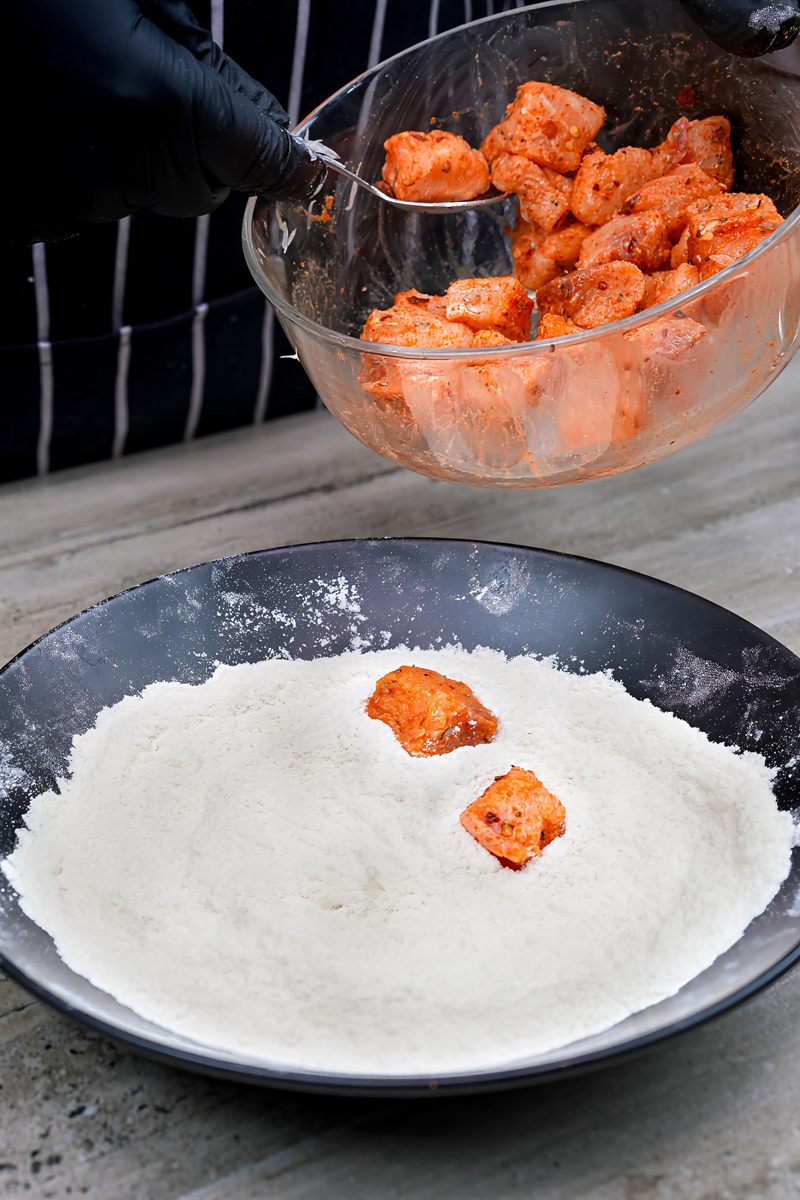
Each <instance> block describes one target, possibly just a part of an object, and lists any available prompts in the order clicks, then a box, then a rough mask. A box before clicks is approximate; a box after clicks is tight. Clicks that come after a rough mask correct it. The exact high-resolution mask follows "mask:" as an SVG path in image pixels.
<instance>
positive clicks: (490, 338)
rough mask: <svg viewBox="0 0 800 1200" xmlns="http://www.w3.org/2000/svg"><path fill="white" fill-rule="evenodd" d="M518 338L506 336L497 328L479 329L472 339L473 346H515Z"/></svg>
mask: <svg viewBox="0 0 800 1200" xmlns="http://www.w3.org/2000/svg"><path fill="white" fill-rule="evenodd" d="M515 342H516V338H509V337H506V336H505V334H503V333H498V332H497V330H496V329H479V330H478V332H477V333H476V334H475V336H474V337H473V339H472V344H473V346H476V347H480V346H513V345H514V343H515Z"/></svg>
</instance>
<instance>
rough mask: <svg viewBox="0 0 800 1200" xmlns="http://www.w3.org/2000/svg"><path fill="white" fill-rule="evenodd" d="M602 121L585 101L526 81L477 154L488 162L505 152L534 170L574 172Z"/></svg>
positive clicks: (598, 111) (600, 112)
mask: <svg viewBox="0 0 800 1200" xmlns="http://www.w3.org/2000/svg"><path fill="white" fill-rule="evenodd" d="M605 119H606V114H605V110H604V109H603V108H601V107H600V105H599V104H593V103H592V101H591V100H587V99H586V97H585V96H579V95H577V93H576V92H570V91H568V90H567V89H566V88H561V87H556V86H555V85H554V84H552V83H538V82H536V81H531V82H530V83H523V84H522V86H521V87H519V88H517V95H516V97H515V99H514V101H513V102H512V103H511V104H509V106H508V108H507V109H506V118H505V120H504V121H501V123H500V124H499V125H496V126H495V127H494V129H493V130H491V132H490V133H489V136H488V137H487V138H486V140H485V141H484V143H483V146H482V147H481V149H482V150H483V153H484V154H485V155H486V158H487V159H488V160H489V161H490V162H491V161H493V160H494V159H495V158H497V157H498V155H500V154H502V153H503V151H505V152H506V153H508V154H522V155H524V156H525V157H526V158H530V159H532V160H533V161H534V162H536V163H538V164H539V166H540V167H551V168H552V170H554V171H560V172H562V173H563V172H566V171H574V170H575V169H576V168H577V166H578V164H579V163H580V161H581V155H582V154H583V152H584V150H585V149H586V147H587V145H588V144H589V142H591V140H592V138H593V137H594V136H595V134H596V133H597V131H598V129H599V128H600V126H601V125H602V124H603V122H604V121H605Z"/></svg>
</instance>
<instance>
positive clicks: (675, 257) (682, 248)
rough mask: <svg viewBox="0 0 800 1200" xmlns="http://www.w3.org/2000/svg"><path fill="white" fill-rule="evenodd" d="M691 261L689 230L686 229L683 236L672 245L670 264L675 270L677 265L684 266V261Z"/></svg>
mask: <svg viewBox="0 0 800 1200" xmlns="http://www.w3.org/2000/svg"><path fill="white" fill-rule="evenodd" d="M688 261H689V230H688V229H684V231H683V233H682V234H681V236H680V237H679V238H678V240H677V242H676V243H675V245H674V246H673V247H672V254H671V255H670V256H669V265H670V266H671V267H672V269H673V271H674V270H675V268H676V267H680V266H682V264H683V263H688Z"/></svg>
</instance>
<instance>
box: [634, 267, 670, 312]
mask: <svg viewBox="0 0 800 1200" xmlns="http://www.w3.org/2000/svg"><path fill="white" fill-rule="evenodd" d="M666 274H667V272H666V271H653V272H652V273H651V274H650V275H645V277H644V297H643V299H642V300H641V301H640V303H639V309H640V311H641V310H642V309H644V308H650V307H651V305H652V304H654V303H655V298H656V296H657V295H658V289H659V288H660V287H661V280H662V279H663V277H664V276H665V275H666Z"/></svg>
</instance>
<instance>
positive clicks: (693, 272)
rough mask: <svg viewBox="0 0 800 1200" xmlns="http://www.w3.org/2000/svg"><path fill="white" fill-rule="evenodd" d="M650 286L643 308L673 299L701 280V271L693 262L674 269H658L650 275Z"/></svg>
mask: <svg viewBox="0 0 800 1200" xmlns="http://www.w3.org/2000/svg"><path fill="white" fill-rule="evenodd" d="M648 282H649V284H650V287H649V288H648V292H647V294H646V295H645V299H644V303H643V304H642V308H652V307H653V305H654V304H663V303H664V301H665V300H672V298H673V297H674V296H679V295H680V293H681V292H685V291H688V289H689V288H690V287H694V286H695V284H697V283H699V282H700V272H699V271H698V269H697V267H693V266H692V265H691V263H683V264H681V266H678V267H676V268H675V269H674V270H673V271H656V272H655V273H654V274H653V275H651V276H650V277H649V281H648Z"/></svg>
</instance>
